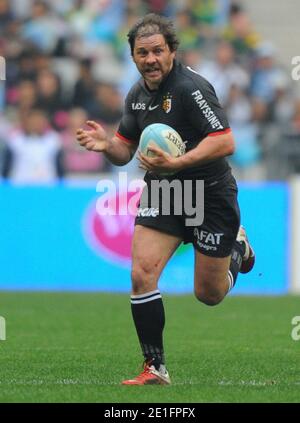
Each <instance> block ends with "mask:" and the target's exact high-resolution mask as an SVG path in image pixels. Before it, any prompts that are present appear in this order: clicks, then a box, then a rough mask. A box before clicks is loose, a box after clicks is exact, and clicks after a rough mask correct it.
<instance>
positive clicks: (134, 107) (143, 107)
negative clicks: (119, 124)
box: [131, 103, 146, 110]
mask: <svg viewBox="0 0 300 423" xmlns="http://www.w3.org/2000/svg"><path fill="white" fill-rule="evenodd" d="M131 107H132V110H146V104H145V103H131Z"/></svg>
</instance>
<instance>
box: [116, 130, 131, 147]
mask: <svg viewBox="0 0 300 423" xmlns="http://www.w3.org/2000/svg"><path fill="white" fill-rule="evenodd" d="M115 136H116V137H118V138H120V140H122V141H125V142H129V143H130V144H136V142H135V141H132V140H129V139H128V138H126V137H123V135H121V134H120V133H119V132H116V134H115Z"/></svg>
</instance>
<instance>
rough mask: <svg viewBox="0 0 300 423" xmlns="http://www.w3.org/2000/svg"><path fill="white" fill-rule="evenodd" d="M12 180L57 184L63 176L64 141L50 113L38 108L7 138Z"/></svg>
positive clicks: (9, 172) (20, 182)
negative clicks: (53, 124) (53, 126)
mask: <svg viewBox="0 0 300 423" xmlns="http://www.w3.org/2000/svg"><path fill="white" fill-rule="evenodd" d="M7 147H8V149H9V151H10V154H11V158H12V160H11V164H10V169H9V171H8V175H9V179H10V180H11V181H12V182H15V183H18V184H43V183H53V182H57V180H58V179H59V178H60V177H62V176H63V173H64V172H63V168H62V166H61V153H62V151H61V143H60V139H59V136H58V134H57V133H56V132H55V131H53V129H52V128H51V126H50V125H49V121H48V119H47V117H46V114H45V113H44V112H43V111H41V110H37V109H34V110H32V111H31V112H29V113H28V116H27V117H26V119H24V120H23V122H22V126H21V128H20V129H19V130H14V131H12V132H11V133H10V134H9V135H8V137H7Z"/></svg>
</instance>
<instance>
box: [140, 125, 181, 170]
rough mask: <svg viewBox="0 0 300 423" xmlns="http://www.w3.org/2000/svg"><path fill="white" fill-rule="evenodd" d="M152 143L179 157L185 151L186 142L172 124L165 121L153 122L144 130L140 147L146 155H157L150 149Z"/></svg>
mask: <svg viewBox="0 0 300 423" xmlns="http://www.w3.org/2000/svg"><path fill="white" fill-rule="evenodd" d="M151 145H152V146H156V147H159V148H160V149H161V150H163V151H165V152H166V153H168V154H170V155H171V156H172V157H179V156H182V155H183V154H184V153H185V143H184V142H183V141H182V138H181V136H180V135H179V134H178V132H176V131H175V129H173V128H172V127H171V126H168V125H165V124H163V123H153V124H151V125H148V126H146V128H145V129H144V130H143V132H142V135H141V138H140V146H139V147H140V150H141V152H142V153H143V154H145V156H148V157H153V156H155V153H153V152H152V151H149V146H151ZM169 174H171V173H169ZM165 175H166V173H165Z"/></svg>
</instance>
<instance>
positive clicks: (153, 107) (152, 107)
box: [148, 104, 159, 112]
mask: <svg viewBox="0 0 300 423" xmlns="http://www.w3.org/2000/svg"><path fill="white" fill-rule="evenodd" d="M158 106H159V104H156V106H152V105H151V106H149V107H148V110H150V112H151V111H152V110H155V109H157V108H158Z"/></svg>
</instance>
